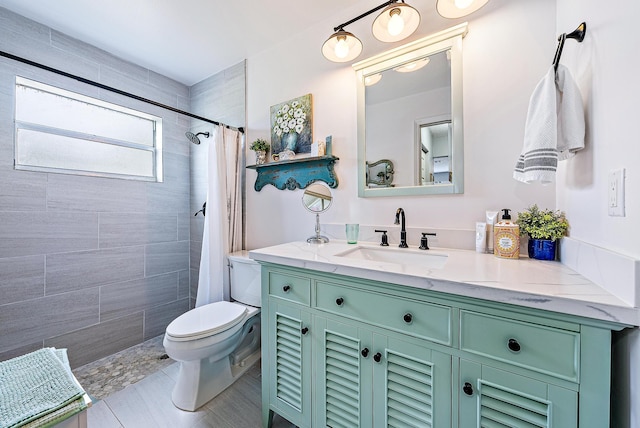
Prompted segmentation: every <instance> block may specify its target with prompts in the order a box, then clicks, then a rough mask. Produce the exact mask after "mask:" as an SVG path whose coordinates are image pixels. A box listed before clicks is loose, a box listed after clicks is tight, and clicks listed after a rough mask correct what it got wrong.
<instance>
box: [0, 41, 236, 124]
mask: <svg viewBox="0 0 640 428" xmlns="http://www.w3.org/2000/svg"><path fill="white" fill-rule="evenodd" d="M0 56H3V57H5V58H9V59H12V60H14V61H18V62H21V63H23V64H27V65H31V66H33V67H37V68H41V69H43V70H46V71H50V72H52V73H56V74H59V75H61V76H65V77H69V78H71V79H75V80H77V81H79V82H82V83H86V84H88V85H91V86H95V87H97V88H100V89H104V90H107V91H111V92H115V93H116V94H120V95H124V96H125V97H129V98H133V99H134V100H138V101H142V102H144V103H147V104H151V105H154V106H156V107H160V108H163V109H165V110H171V111H173V112H175V113H180V114H183V115H185V116H189V117H192V118H194V119H198V120H202V121H204V122H208V123H213V124H214V125H217V126H224V127H225V128H228V129H232V130H234V131H238V132H240V133H241V134H244V128H242V127H240V128H236V127H235V126H230V125H225V124H224V123H220V122H217V121H215V120H211V119H207V118H206V117H202V116H198V115H195V114H193V113H189V112H188V111H184V110H180V109H177V108H175V107H171V106H168V105H166V104H161V103H159V102H157V101H153V100H150V99H147V98H143V97H140V96H138V95H135V94H132V93H129V92H125V91H121V90H120V89H116V88H113V87H111V86H107V85H103V84H102V83H98V82H94V81H93V80H89V79H85V78H84V77H80V76H76V75H75V74H71V73H67V72H66V71H62V70H58V69H56V68H52V67H49V66H47V65H44V64H40V63H37V62H34V61H31V60H28V59H26V58H22V57H19V56H16V55H12V54H10V53H7V52H3V51H0Z"/></svg>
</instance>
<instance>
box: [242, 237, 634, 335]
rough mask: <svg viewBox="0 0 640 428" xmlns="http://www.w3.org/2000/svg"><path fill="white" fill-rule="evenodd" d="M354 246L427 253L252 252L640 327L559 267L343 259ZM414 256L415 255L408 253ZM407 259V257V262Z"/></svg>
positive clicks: (483, 259) (454, 258)
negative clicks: (433, 264)
mask: <svg viewBox="0 0 640 428" xmlns="http://www.w3.org/2000/svg"><path fill="white" fill-rule="evenodd" d="M355 247H369V248H377V249H381V248H389V249H392V251H406V252H407V256H413V255H414V254H412V253H415V256H416V257H417V256H419V255H420V254H423V250H418V249H411V248H409V249H398V248H397V247H380V246H379V245H377V244H373V243H362V244H361V243H358V244H347V243H346V241H338V240H334V241H331V242H329V243H327V244H308V243H306V242H291V243H287V244H281V245H275V246H272V247H266V248H260V249H256V250H251V251H249V257H250V258H252V259H254V260H257V261H262V262H269V263H277V264H281V265H285V266H291V267H299V268H305V269H311V270H315V271H319V272H328V273H335V274H340V275H347V276H353V277H358V278H364V279H371V280H376V281H383V282H390V283H395V284H400V285H406V286H409V287H416V288H421V289H427V290H431V291H437V292H443V293H449V294H455V295H461V296H468V297H475V298H479V299H485V300H490V301H494V302H501V303H508V304H513V305H519V306H525V307H531V308H537V309H543V310H548V311H553V312H560V313H565V314H572V315H578V316H584V317H588V318H593V319H597V320H603V321H613V322H617V323H621V324H628V325H634V326H637V325H640V310H639V309H638V308H634V307H632V306H630V305H628V304H627V303H625V302H623V301H622V300H620V299H618V298H617V297H615V296H614V295H612V294H611V293H609V292H608V291H606V290H605V289H603V288H602V287H600V286H598V285H597V284H595V283H593V282H591V281H589V280H588V279H586V278H585V277H583V276H582V275H580V274H578V273H576V272H575V271H573V270H571V269H570V268H568V267H566V266H565V265H563V264H561V263H559V262H551V261H541V260H533V259H529V258H526V257H520V259H518V260H510V259H501V258H498V257H496V256H494V255H492V254H482V253H476V252H474V251H468V250H457V249H450V248H431V249H430V250H427V252H428V253H429V254H432V255H436V254H446V255H447V256H448V257H447V261H446V263H445V264H444V266H443V267H442V268H429V267H425V266H423V265H422V264H419V263H404V264H397V263H387V262H375V261H370V260H357V259H352V258H347V257H340V256H337V254H341V253H343V252H345V251H348V250H350V249H353V248H355ZM410 253H411V254H410ZM407 258H409V257H407Z"/></svg>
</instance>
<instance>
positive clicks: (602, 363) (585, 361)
mask: <svg viewBox="0 0 640 428" xmlns="http://www.w3.org/2000/svg"><path fill="white" fill-rule="evenodd" d="M580 337H581V343H580V348H581V349H580V373H581V374H582V378H581V379H580V407H579V414H578V420H579V426H580V428H598V427H608V426H609V417H610V416H609V415H610V410H609V407H610V405H609V401H610V400H611V398H610V397H611V352H610V350H611V331H610V330H605V329H601V328H596V327H590V326H582V331H581V332H580Z"/></svg>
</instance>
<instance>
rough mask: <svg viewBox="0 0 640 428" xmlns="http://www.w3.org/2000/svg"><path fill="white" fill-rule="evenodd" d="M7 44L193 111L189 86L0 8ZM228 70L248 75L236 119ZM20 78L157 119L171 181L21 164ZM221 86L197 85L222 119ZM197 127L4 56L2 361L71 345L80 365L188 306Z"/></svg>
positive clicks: (0, 120)
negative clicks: (191, 136)
mask: <svg viewBox="0 0 640 428" xmlns="http://www.w3.org/2000/svg"><path fill="white" fill-rule="evenodd" d="M0 50H2V51H5V52H8V53H11V54H14V55H17V56H21V57H24V58H27V59H30V60H33V61H36V62H39V63H42V64H45V65H47V66H50V67H54V68H58V69H61V70H64V71H66V72H69V73H72V74H77V75H79V76H82V77H84V78H87V79H90V80H94V81H97V82H100V83H102V84H105V85H108V86H112V87H115V88H118V89H121V90H123V91H127V92H131V93H134V94H136V95H139V96H141V97H144V98H148V99H151V100H154V101H157V102H160V103H163V104H167V105H170V106H173V107H176V108H179V109H183V110H187V111H189V110H190V109H191V101H190V98H191V95H190V88H188V87H187V86H185V85H182V84H180V83H178V82H176V81H173V80H171V79H168V78H166V77H164V76H161V75H159V74H157V73H154V72H152V71H150V70H147V69H145V68H142V67H139V66H137V65H134V64H132V63H129V62H126V61H123V60H121V59H118V58H116V57H114V56H112V55H111V54H109V53H107V52H105V51H102V50H99V49H97V48H94V47H92V46H90V45H88V44H86V43H84V42H82V41H80V40H77V39H73V38H71V37H68V36H66V35H64V34H62V33H59V32H57V31H55V30H52V29H50V28H48V27H46V26H43V25H40V24H38V23H36V22H33V21H31V20H28V19H26V18H24V17H21V16H19V15H16V14H14V13H12V12H10V11H7V10H6V9H3V8H0ZM231 70H235V71H230V72H229V73H231V74H233V75H234V76H235V74H237V73H240V72H241V74H242V78H241V79H240V78H239V77H236V78H235V80H237V81H238V82H239V81H241V82H242V90H241V93H237V91H236V93H233V94H232V95H233V96H235V97H237V98H238V99H239V104H240V105H241V107H234V105H233V103H231V102H227V109H226V110H225V111H229V112H232V111H236V110H237V111H240V110H241V115H239V116H241V120H239V121H238V122H236V123H239V124H240V125H237V126H241V125H242V124H244V63H241V64H240V65H239V66H238V67H236V68H235V69H234V68H232V69H231ZM220 74H222V76H223V77H224V76H225V72H223V73H220ZM16 75H20V76H23V77H26V78H29V79H33V80H37V81H42V82H44V83H47V84H50V85H54V86H58V87H61V88H63V89H67V90H71V91H74V92H78V93H82V94H85V95H88V96H92V97H95V98H99V99H103V100H106V101H109V102H112V103H116V104H120V105H124V106H126V107H130V108H134V109H138V110H141V111H145V112H148V113H151V114H154V115H157V116H160V117H162V118H163V135H164V142H163V144H164V147H163V155H164V182H163V183H148V182H140V181H133V180H119V179H109V178H96V177H87V176H74V175H63V174H50V173H37V172H26V171H15V170H14V169H13V147H14V146H13V134H14V125H13V105H14V85H15V76H16ZM216 76H217V75H216ZM214 77H215V76H214ZM224 81H225V79H218V81H216V80H215V79H214V78H211V79H208V80H207V81H204V82H203V83H202V84H198V85H195V86H194V87H193V90H194V94H195V95H196V97H195V98H194V99H195V100H196V101H197V102H194V106H197V107H198V110H200V113H199V114H200V115H203V116H205V117H213V118H215V114H216V113H217V111H216V110H215V109H213V108H212V106H215V105H217V104H218V100H219V98H218V94H219V91H217V90H215V88H216V87H217V85H220V84H224ZM222 92H225V91H222ZM234 108H235V109H236V110H234ZM192 111H193V110H192ZM194 113H198V112H196V111H194ZM225 119H226V118H220V119H216V120H222V121H224V120H225ZM229 123H230V122H229ZM193 126H194V124H193V123H192V121H191V119H190V118H188V117H186V116H182V115H179V114H177V113H174V112H171V111H168V110H164V109H161V108H158V107H155V106H152V105H148V104H145V103H142V102H138V101H135V100H132V99H129V98H126V97H123V96H121V95H117V94H114V93H112V92H108V91H104V90H100V89H98V88H95V87H92V86H89V85H86V84H83V83H80V82H77V81H75V80H72V79H69V78H66V77H62V76H59V75H56V74H53V73H50V72H46V71H43V70H40V69H37V68H35V67H31V66H28V65H24V64H21V63H19V62H15V61H12V60H9V59H6V58H0V360H4V359H7V358H11V357H14V356H17V355H20V354H23V353H25V352H29V351H32V350H35V349H38V348H41V347H43V346H55V347H65V348H68V349H69V356H70V360H71V365H72V367H77V366H79V365H83V364H86V363H88V362H90V361H93V360H96V359H98V358H101V357H103V356H106V355H110V354H112V353H114V352H117V351H119V350H122V349H125V348H127V347H130V346H132V345H135V344H138V343H141V342H143V341H144V340H147V339H149V338H151V337H154V336H157V335H159V334H162V333H163V332H164V329H165V328H166V325H167V324H168V323H169V322H170V321H171V320H172V319H174V318H175V317H177V316H178V315H179V314H181V313H183V312H185V311H186V310H187V309H188V308H189V302H190V300H189V298H190V284H191V282H192V281H191V282H190V263H189V260H190V253H192V254H193V253H197V254H198V260H199V253H200V249H199V247H198V245H200V242H199V241H198V242H194V243H191V242H190V240H191V237H192V236H196V237H197V236H200V235H198V234H197V233H195V234H194V232H193V231H192V230H191V229H192V228H193V224H196V225H197V224H198V220H199V219H198V218H196V220H195V222H194V217H193V213H194V212H195V211H194V210H193V207H194V203H192V202H191V200H192V192H191V190H192V186H191V178H192V177H191V175H190V170H191V160H190V155H191V153H190V151H191V146H192V145H191V144H190V143H189V142H188V140H187V139H186V137H185V136H184V133H185V132H186V131H187V130H190V129H192V128H193ZM202 182H204V181H202ZM200 193H202V191H200V192H198V194H200ZM198 200H199V198H198ZM200 204H201V203H200ZM201 229H202V228H201V227H200V230H201ZM192 268H193V265H192ZM196 272H197V269H196ZM193 297H195V294H194V296H193Z"/></svg>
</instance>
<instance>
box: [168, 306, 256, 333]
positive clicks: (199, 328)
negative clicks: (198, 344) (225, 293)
mask: <svg viewBox="0 0 640 428" xmlns="http://www.w3.org/2000/svg"><path fill="white" fill-rule="evenodd" d="M247 312H248V310H247V307H246V306H244V305H240V304H237V303H233V302H226V301H222V302H215V303H210V304H207V305H204V306H200V307H198V308H195V309H192V310H190V311H188V312H185V313H184V314H182V315H180V316H179V317H178V318H176V319H175V320H173V321H172V322H171V323H170V324H169V325H168V326H167V330H166V333H167V335H168V336H170V337H171V339H172V340H175V341H189V340H195V339H202V338H205V337H209V336H213V335H215V334H218V333H220V332H223V331H226V330H229V329H230V328H232V327H233V326H235V325H237V324H239V323H241V322H242V321H244V319H245V318H246V317H247Z"/></svg>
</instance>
